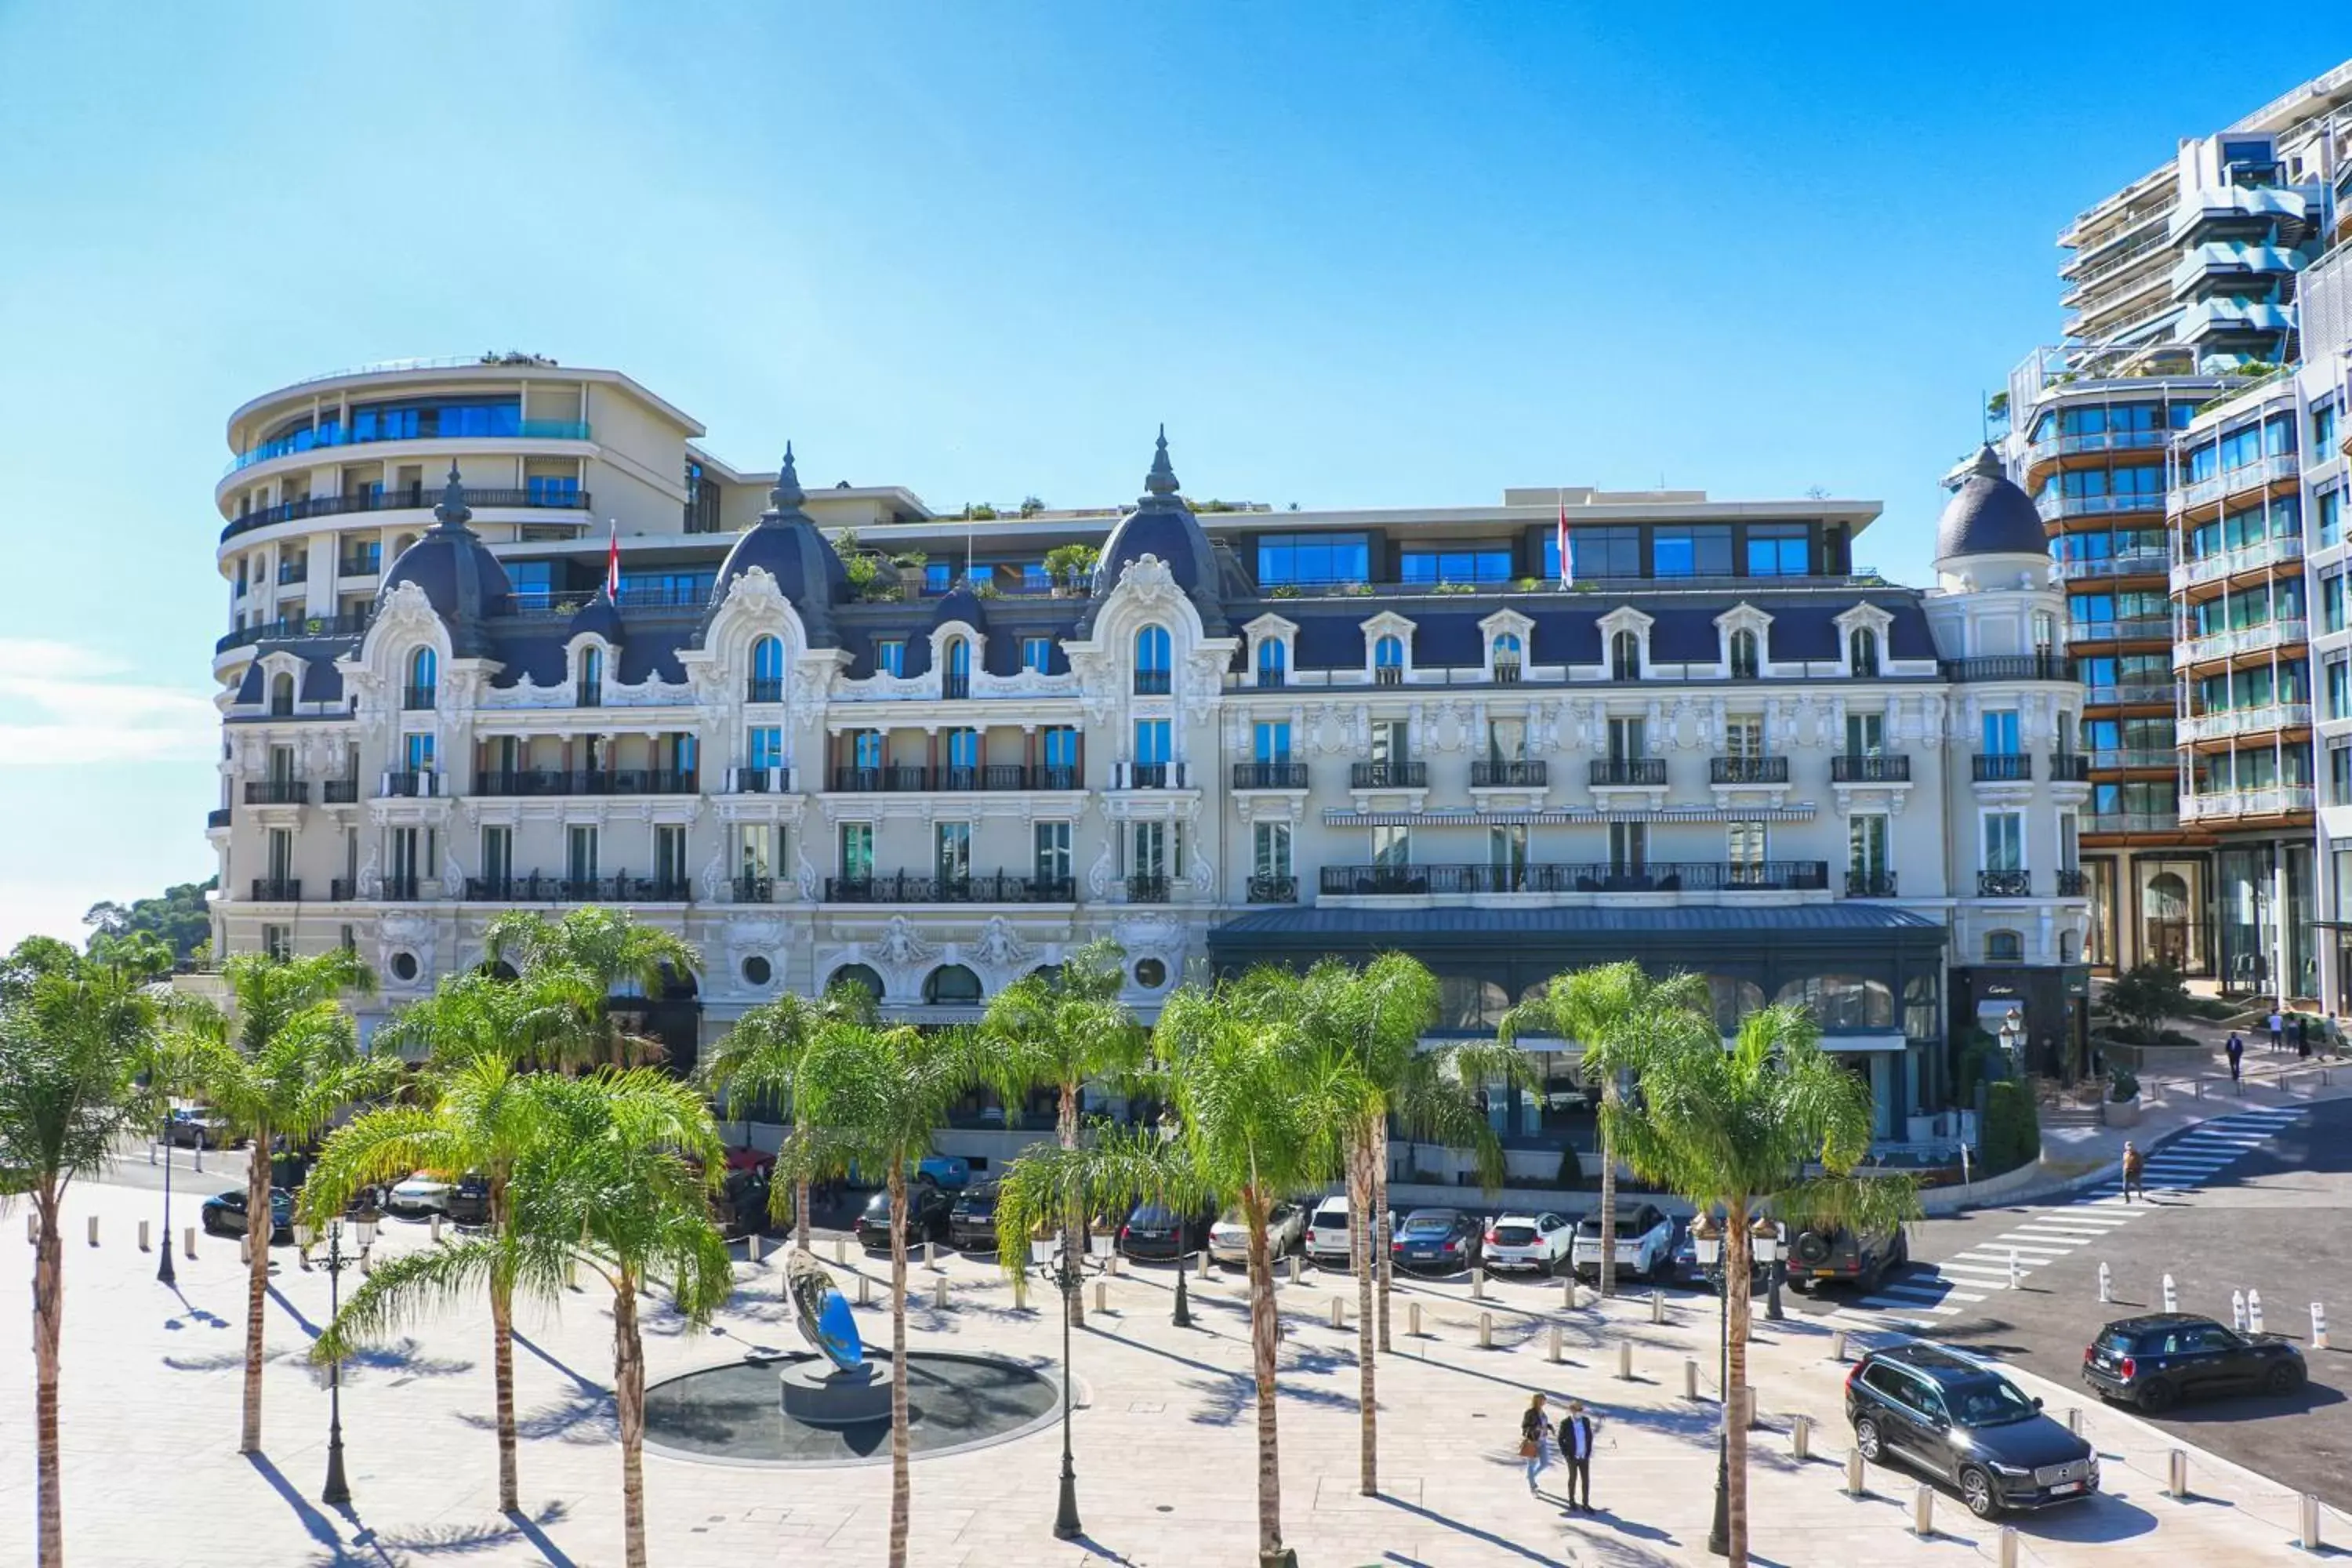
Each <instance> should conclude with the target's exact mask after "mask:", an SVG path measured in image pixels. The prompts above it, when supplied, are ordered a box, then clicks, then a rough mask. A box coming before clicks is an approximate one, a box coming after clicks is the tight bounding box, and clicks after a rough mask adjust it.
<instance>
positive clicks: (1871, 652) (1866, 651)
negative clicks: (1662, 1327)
mask: <svg viewBox="0 0 2352 1568" xmlns="http://www.w3.org/2000/svg"><path fill="white" fill-rule="evenodd" d="M1845 657H1846V663H1847V665H1848V667H1849V668H1850V671H1851V673H1853V674H1854V675H1857V676H1873V675H1876V674H1877V673H1878V633H1877V631H1876V629H1875V628H1874V627H1870V626H1856V627H1854V628H1853V630H1852V631H1851V632H1848V633H1847V634H1846V639H1845Z"/></svg>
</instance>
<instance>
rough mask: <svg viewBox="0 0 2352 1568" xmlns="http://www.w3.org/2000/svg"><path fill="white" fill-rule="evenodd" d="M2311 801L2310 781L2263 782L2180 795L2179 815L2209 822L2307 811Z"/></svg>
mask: <svg viewBox="0 0 2352 1568" xmlns="http://www.w3.org/2000/svg"><path fill="white" fill-rule="evenodd" d="M2312 802H2313V795H2312V788H2311V786H2310V785H2309V784H2263V785H2258V786H2256V787H2255V788H2252V789H2232V790H2222V791H2219V792H2217V793H2215V794H2211V795H2182V796H2181V797H2180V816H2181V820H2182V821H2184V822H2211V821H2214V820H2216V819H2217V818H2221V817H2233V816H2283V815H2284V814H2285V813H2287V812H2291V811H2309V810H2310V809H2311V808H2312Z"/></svg>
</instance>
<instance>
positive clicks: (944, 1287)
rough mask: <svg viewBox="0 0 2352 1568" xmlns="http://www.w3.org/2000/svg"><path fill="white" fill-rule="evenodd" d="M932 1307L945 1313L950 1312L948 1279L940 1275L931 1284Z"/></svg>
mask: <svg viewBox="0 0 2352 1568" xmlns="http://www.w3.org/2000/svg"><path fill="white" fill-rule="evenodd" d="M931 1285H932V1289H931V1305H932V1306H934V1307H937V1308H938V1309H939V1310H940V1311H942V1312H944V1311H946V1310H948V1277H947V1276H946V1275H944V1274H942V1275H940V1277H939V1278H938V1279H935V1280H933V1281H932V1282H931Z"/></svg>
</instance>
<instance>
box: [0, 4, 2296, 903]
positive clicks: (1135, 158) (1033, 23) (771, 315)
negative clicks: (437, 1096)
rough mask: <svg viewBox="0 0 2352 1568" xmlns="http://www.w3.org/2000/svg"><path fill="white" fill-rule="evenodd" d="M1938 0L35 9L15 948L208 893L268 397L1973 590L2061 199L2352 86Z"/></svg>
mask: <svg viewBox="0 0 2352 1568" xmlns="http://www.w3.org/2000/svg"><path fill="white" fill-rule="evenodd" d="M1908 9H1909V8H1906V7H1887V6H1884V5H1877V6H1870V7H1857V8H1854V9H1853V10H1852V11H1848V12H1839V11H1831V10H1826V9H1824V10H1806V11H1797V10H1795V9H1792V8H1790V7H1780V6H1771V7H1746V8H1740V9H1737V10H1735V9H1731V8H1724V7H1715V6H1693V7H1682V8H1678V9H1673V10H1670V9H1669V8H1666V7H1655V6H1606V7H1601V6H1591V7H1576V8H1570V7H1566V6H1550V7H1535V6H1497V5H1460V6H1453V7H1444V6H1438V5H1412V6H1403V5H1392V6H1385V7H1381V6H1366V5H1305V4H1292V3H1285V4H1282V5H1194V4H1186V5H1172V6H1155V7H1143V6H1129V5H1066V6H1052V7H1030V6H1015V5H977V4H973V5H965V4H957V5H946V4H941V5H929V6H914V5H848V6H842V7H839V8H827V9H824V10H815V9H807V8H802V7H789V8H787V7H784V6H779V5H744V6H740V7H732V8H730V7H724V6H719V5H693V6H655V5H641V6H627V7H623V6H605V5H588V4H573V5H499V6H471V5H467V6H460V5H398V6H373V7H372V6H344V5H303V6H293V5H287V6H272V5H234V6H228V7H220V6H207V5H181V6H166V5H152V4H151V5H142V6H115V5H102V4H92V3H89V0H70V3H54V0H0V432H5V436H0V450H5V455H6V458H7V459H8V460H7V461H6V462H5V465H0V527H5V530H6V532H5V539H6V542H7V544H8V547H9V549H8V555H7V561H8V568H9V569H8V570H7V572H6V573H5V577H4V578H0V606H5V615H6V619H5V625H0V742H5V743H0V941H13V940H15V938H16V937H17V936H18V935H21V934H22V933H23V932H25V931H28V930H36V929H50V930H58V931H61V933H63V934H69V935H70V934H79V926H78V921H79V913H80V911H81V910H82V909H83V908H84V907H85V906H87V905H88V904H89V903H90V902H91V901H92V900H96V899H99V898H101V897H111V898H123V899H128V898H130V897H133V896H137V895H142V894H145V893H148V892H152V891H154V890H156V889H160V888H161V887H162V886H163V884H165V883H166V882H168V881H174V880H182V879H190V878H196V877H202V876H205V875H206V874H208V873H209V872H210V870H211V869H212V865H213V858H212V855H211V852H210V850H209V848H208V847H207V846H206V845H205V839H204V832H203V821H204V812H205V809H206V808H207V807H208V806H210V805H213V804H215V795H216V789H217V785H216V784H215V776H214V772H213V768H212V765H211V763H210V762H209V760H208V759H209V758H210V756H211V755H212V754H213V747H214V745H215V737H214V736H213V735H212V733H211V719H212V714H211V711H210V709H209V707H208V706H207V705H206V704H205V698H206V695H207V692H208V650H209V648H210V647H211V644H212V639H213V638H214V637H216V636H217V635H218V634H219V632H220V631H221V629H222V628H223V626H225V624H226V618H225V617H226V599H225V597H224V595H223V592H222V588H221V584H220V583H219V580H218V578H217V576H216V575H215V571H214V568H213V563H212V562H213V551H214V547H215V538H216V535H217V532H218V529H219V519H218V518H217V516H216V515H215V513H214V511H213V510H212V507H211V493H212V485H213V481H214V480H215V478H216V477H217V475H218V473H219V470H220V468H221V465H222V463H223V461H224V460H225V458H226V456H227V454H226V447H225V446H224V434H223V432H224V427H225V423H226V416H227V415H228V412H229V411H230V410H231V409H232V408H233V407H235V406H236V405H237V404H238V403H239V402H241V401H243V400H244V399H245V398H247V397H248V396H250V395H253V394H255V393H257V392H260V391H262V390H265V389H268V388H269V387H272V386H276V385H278V384H281V383H284V382H286V381H289V380H291V379H294V378H296V377H298V376H301V375H306V374H312V373H314V372H320V371H325V370H330V369H333V368H336V367H339V366H343V365H350V364H355V363H362V362H366V361H371V360H376V359H383V358H393V357H401V356H408V355H436V354H448V353H471V352H477V351H480V350H484V349H505V348H509V347H512V348H522V349H527V350H531V351H534V352H537V353H549V354H552V355H554V356H556V357H557V358H559V359H561V360H562V361H564V362H565V363H578V364H599V365H610V366H614V367H617V368H620V369H623V370H625V371H627V372H628V373H629V374H633V375H635V376H636V377H637V378H638V379H639V380H641V381H643V382H644V383H645V384H646V385H648V386H650V387H652V388H653V389H655V390H656V392H658V393H660V394H661V395H663V396H665V397H667V398H668V399H670V400H671V401H672V402H674V403H676V404H677V405H679V406H681V407H683V408H685V409H687V410H688V411H689V412H691V413H693V414H694V415H696V416H698V417H699V418H700V419H701V420H702V421H703V422H704V423H705V424H706V425H708V426H709V430H710V435H709V443H710V445H711V447H712V449H713V450H715V451H717V452H718V453H719V454H720V455H721V456H723V457H725V458H729V459H730V460H731V461H735V462H738V463H741V464H744V465H746V466H757V465H762V464H766V463H769V462H772V461H773V459H774V456H775V454H776V453H777V452H778V451H779V450H780V449H781V448H782V445H783V442H784V440H785V439H786V438H787V437H790V438H792V439H793V441H795V442H796V443H797V444H798V450H799V451H800V453H801V454H802V458H803V460H802V473H803V476H804V477H806V478H808V479H812V480H814V481H817V482H821V483H831V482H832V481H834V480H835V479H854V480H856V481H859V482H865V483H873V482H895V483H899V484H904V485H908V486H909V487H911V488H913V489H915V490H917V491H918V492H919V493H920V494H921V495H923V496H924V497H926V498H927V499H928V500H930V501H931V502H933V504H935V505H944V506H953V505H957V504H960V503H961V502H962V501H964V500H1018V499H1019V498H1020V497H1021V496H1023V495H1025V494H1031V493H1034V494H1037V495H1041V496H1044V497H1045V498H1046V499H1047V500H1049V501H1052V502H1055V503H1057V504H1067V503H1076V502H1083V501H1102V500H1109V499H1114V498H1120V497H1127V496H1131V495H1133V494H1134V493H1135V492H1136V489H1137V487H1138V484H1139V479H1140V477H1141V473H1142V469H1143V468H1144V466H1145V463H1146V460H1147V458H1148V456H1149V447H1150V432H1151V429H1152V427H1153V426H1154V425H1156V424H1157V423H1158V422H1159V421H1161V420H1165V421H1167V423H1168V426H1169V430H1170V435H1171V441H1172V442H1173V444H1174V448H1175V455H1176V458H1177V464H1178V471H1179V472H1180V473H1181V475H1182V476H1183V478H1184V480H1185V482H1186V486H1187V488H1188V489H1190V490H1192V492H1193V493H1195V494H1210V495H1220V496H1226V497H1247V498H1251V499H1255V500H1266V501H1271V502H1274V503H1276V505H1280V504H1283V503H1286V502H1288V501H1293V500H1296V501H1298V502H1300V503H1301V504H1302V505H1306V506H1310V507H1312V506H1327V505H1352V504H1383V505H1400V504H1412V503H1422V502H1433V503H1467V502H1476V501H1486V500H1496V499H1499V492H1500V490H1501V489H1502V487H1503V486H1505V485H1507V484H1534V485H1543V484H1575V483H1595V484H1600V485H1604V486H1615V487H1632V486H1643V485H1652V484H1655V483H1657V482H1658V481H1659V479H1661V478H1663V479H1665V480H1666V481H1667V482H1668V483H1670V484H1674V485H1676V486H1689V487H1704V488H1706V489H1709V490H1712V491H1713V492H1715V493H1716V494H1717V495H1718V496H1729V497H1757V496H1767V495H1769V496H1786V495H1796V494H1801V493H1803V492H1804V491H1805V490H1806V489H1808V488H1809V487H1811V486H1814V485H1820V486H1823V487H1825V488H1827V489H1829V490H1831V491H1832V492H1833V493H1835V494H1837V495H1840V496H1865V497H1873V498H1877V499H1880V500H1884V501H1885V504H1886V510H1887V515H1886V516H1885V519H1884V520H1883V521H1881V523H1880V524H1879V525H1878V527H1877V529H1876V531H1874V534H1873V535H1872V536H1871V537H1870V539H1869V540H1868V541H1866V546H1867V547H1866V548H1865V549H1864V550H1863V551H1862V552H1861V553H1862V557H1863V559H1864V561H1865V562H1866V563H1871V564H1874V565H1877V566H1878V567H1880V568H1881V569H1882V570H1885V571H1888V572H1890V573H1894V574H1897V575H1900V576H1903V577H1906V578H1907V579H1910V580H1914V581H1916V580H1918V579H1920V578H1921V577H1922V576H1923V575H1924V573H1925V570H1926V554H1927V551H1926V544H1925V541H1926V538H1927V533H1928V531H1929V527H1930V524H1931V522H1932V520H1933V517H1934V514H1935V511H1936V509H1937V504H1938V502H1939V500H1941V496H1940V492H1938V491H1937V489H1936V487H1935V481H1936V479H1937V476H1938V475H1939V474H1940V473H1941V472H1942V471H1943V470H1944V469H1945V468H1947V467H1948V465H1949V464H1950V463H1951V462H1952V460H1953V459H1954V458H1956V457H1958V455H1960V454H1961V453H1962V452H1963V451H1964V450H1965V449H1966V448H1967V447H1969V444H1970V443H1971V441H1972V440H1973V438H1974V437H1975V435H1976V431H1977V406H1978V397H1979V393H1980V392H1981V391H1982V390H1983V389H1987V388H1990V387H1994V386H1998V385H1999V384H2000V381H2001V377H2002V375H2003V374H2004V373H2005V371H2006V369H2007V367H2008V366H2009V365H2010V364H2011V363H2013V362H2014V361H2015V360H2017V359H2018V358H2019V357H2020V356H2021V354H2022V353H2024V351H2025V350H2027V349H2028V348H2030V347H2031V346H2032V345H2033V344H2035V343H2037V342H2045V341H2048V340H2050V339H2051V338H2053V336H2054V335H2055V333H2056V331H2057V327H2058V323H2059V320H2060V312H2059V310H2058V303H2057V295H2058V289H2057V286H2056V283H2055V280H2054V279H2053V274H2052V268H2053V266H2054V265H2055V263H2056V260H2057V256H2056V253H2055V251H2054V250H2053V247H2052V243H2051V241H2052V237H2053V235H2054V234H2055V233H2056V231H2057V229H2058V227H2059V226H2060V225H2061V224H2062V223H2063V222H2064V221H2065V219H2066V218H2067V217H2068V216H2070V215H2071V214H2073V213H2074V211H2076V210H2077V209H2078V208H2080V207H2082V206H2083V205H2085V204H2087V203H2088V202H2090V201H2092V200H2094V199H2095V198H2097V197H2098V196H2100V195H2103V194H2105V192H2107V191H2109V190H2111V189H2113V188H2114V187H2116V185H2118V184H2122V183H2123V182H2125V181H2126V180H2129V179H2131V178H2133V177H2135V176H2137V175H2138V174H2141V173H2143V172H2145V171H2146V170H2147V169H2148V168H2150V167H2153V166H2154V165H2155V164H2156V163H2158V162H2160V161H2162V160H2163V159H2165V158H2166V157H2168V155H2169V153H2170V150H2171V148H2172V146H2173V143H2174V142H2175V140H2176V138H2177V137H2179V136H2181V135H2188V134H2203V133H2206V132H2210V131H2211V130H2214V129H2218V128H2219V127H2220V126H2221V124H2223V123H2225V122H2226V121H2229V120H2231V119H2232V118H2234V117H2236V116H2237V115H2238V114H2240V113H2242V112H2244V111H2246V110H2250V109H2252V108H2253V107H2255V106H2256V105H2258V104H2260V103H2262V102H2263V101H2266V100H2269V99H2270V98H2272V97H2273V96H2275V95H2276V94H2278V93H2280V92H2282V91H2284V90H2285V89H2288V88H2289V87H2291V86H2293V85H2294V84H2295V83H2297V82H2300V81H2302V80H2304V79H2307V78H2308V77H2310V76H2312V75H2313V74H2315V73H2316V72H2317V71H2319V70H2322V69H2324V68H2326V67H2328V66H2329V65H2332V64H2333V63H2335V58H2336V57H2335V56H2334V55H2331V54H2329V53H2327V52H2326V40H2324V39H2320V38H2316V37H2297V36H2295V35H2294V34H2293V33H2292V32H2290V31H2289V30H2287V29H2284V28H2280V29H2270V28H2243V27H2240V28H2225V29H2224V31H2223V35H2217V34H2216V33H2215V32H2214V26H2213V16H2212V13H2211V11H2210V7H2196V8H2190V7H2187V6H2183V7H2179V9H2178V11H2177V13H2176V14H2175V15H2174V16H2172V17H2171V18H2168V16H2166V15H2165V9H2166V8H2164V7H2161V6H2153V5H2142V6H2139V7H2137V8H2135V9H2134V10H2133V11H2132V12H2131V13H2130V14H2129V16H2128V18H2126V17H2124V16H2122V15H2121V14H2118V15H2117V16H2116V17H2114V18H2112V24H2113V25H2112V26H2106V27H2105V28H2104V29H2102V28H2101V27H2100V26H2099V24H2098V22H2097V21H2096V19H2095V18H2094V17H2092V16H2089V15H2088V14H2084V15H2082V16H2077V17H2075V18H2074V19H2073V20H2071V21H2062V20H2061V19H2060V18H2057V17H2054V16H2053V18H2051V19H2050V20H2049V21H2046V22H2045V21H2043V20H2042V18H2040V17H2037V16H2032V15H2031V14H2029V13H2021V12H2016V11H2014V10H2012V11H2010V12H2001V11H1997V10H1994V11H1989V10H1986V9H1984V8H1982V7H1973V6H1972V7H1967V8H1954V10H1953V11H1952V13H1951V14H1950V15H1949V16H1945V17H1942V18H1940V19H1934V18H1931V19H1915V18H1913V17H1910V16H1904V15H1902V13H1904V12H1905V11H1906V10H1908ZM2218 36H2226V37H2227V40H2228V47H2226V48H2218V47H2215V39H2216V37H2218Z"/></svg>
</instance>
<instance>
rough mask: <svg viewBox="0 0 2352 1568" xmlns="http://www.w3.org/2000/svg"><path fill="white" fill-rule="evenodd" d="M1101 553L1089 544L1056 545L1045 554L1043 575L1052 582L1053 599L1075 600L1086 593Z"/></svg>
mask: <svg viewBox="0 0 2352 1568" xmlns="http://www.w3.org/2000/svg"><path fill="white" fill-rule="evenodd" d="M1101 559H1102V552H1101V551H1099V550H1097V549H1096V548H1095V547H1094V546H1093V545H1091V544H1056V545H1055V546H1054V548H1053V549H1051V550H1048V551H1047V552H1045V575H1046V576H1047V577H1048V578H1050V579H1051V580H1052V581H1053V584H1054V597H1055V598H1057V599H1075V598H1076V597H1078V596H1079V595H1082V594H1083V593H1085V592H1086V585H1087V582H1088V581H1089V580H1090V579H1091V578H1092V577H1093V576H1094V574H1095V563H1097V562H1098V561H1100V560H1101Z"/></svg>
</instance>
